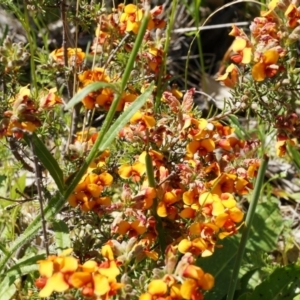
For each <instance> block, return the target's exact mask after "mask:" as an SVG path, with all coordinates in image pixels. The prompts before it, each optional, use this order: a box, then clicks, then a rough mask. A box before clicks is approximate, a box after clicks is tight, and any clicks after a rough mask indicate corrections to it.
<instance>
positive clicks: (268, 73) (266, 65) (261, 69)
mask: <svg viewBox="0 0 300 300" xmlns="http://www.w3.org/2000/svg"><path fill="white" fill-rule="evenodd" d="M278 59H279V54H278V52H277V51H276V50H274V49H270V50H267V51H266V52H265V53H263V55H262V57H261V59H260V61H259V62H258V63H256V64H255V65H254V66H253V68H252V77H253V79H254V80H255V81H263V80H264V79H265V78H266V77H273V76H275V75H276V74H277V72H278V69H279V66H278V65H276V64H277V62H278Z"/></svg>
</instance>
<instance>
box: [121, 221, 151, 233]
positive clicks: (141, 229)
mask: <svg viewBox="0 0 300 300" xmlns="http://www.w3.org/2000/svg"><path fill="white" fill-rule="evenodd" d="M146 230H147V229H146V227H145V226H144V225H143V224H142V223H141V222H140V221H139V220H135V221H134V222H127V221H121V222H120V223H119V224H118V229H117V233H119V234H121V235H125V234H128V236H129V237H134V236H137V235H141V234H143V233H145V232H146Z"/></svg>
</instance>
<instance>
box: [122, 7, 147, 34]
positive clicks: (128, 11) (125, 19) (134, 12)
mask: <svg viewBox="0 0 300 300" xmlns="http://www.w3.org/2000/svg"><path fill="white" fill-rule="evenodd" d="M142 18H143V11H142V10H141V9H139V8H138V7H137V6H136V5H134V4H128V5H126V6H125V8H124V12H123V13H122V15H121V17H120V22H121V26H124V25H123V24H125V25H126V28H125V30H126V31H128V32H130V31H132V32H133V33H135V34H137V33H138V31H139V28H140V25H141V20H142ZM122 23H123V24H122Z"/></svg>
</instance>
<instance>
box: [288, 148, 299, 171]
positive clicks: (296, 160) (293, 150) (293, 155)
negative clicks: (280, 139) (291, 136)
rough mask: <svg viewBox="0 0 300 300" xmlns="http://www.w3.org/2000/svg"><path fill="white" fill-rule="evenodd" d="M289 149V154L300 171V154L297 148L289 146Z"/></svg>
mask: <svg viewBox="0 0 300 300" xmlns="http://www.w3.org/2000/svg"><path fill="white" fill-rule="evenodd" d="M287 149H288V152H289V155H290V157H291V158H292V160H293V162H294V163H295V165H296V167H297V169H298V170H299V171H300V153H299V151H298V150H296V148H295V147H294V146H292V145H289V144H287Z"/></svg>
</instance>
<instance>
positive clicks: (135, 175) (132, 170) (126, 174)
mask: <svg viewBox="0 0 300 300" xmlns="http://www.w3.org/2000/svg"><path fill="white" fill-rule="evenodd" d="M145 172H146V166H145V164H142V163H140V162H135V163H134V164H133V165H129V164H123V165H121V166H120V168H119V170H118V174H119V175H120V177H121V178H123V179H131V180H132V181H133V182H138V181H140V180H141V177H142V175H143V174H144V173H145Z"/></svg>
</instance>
